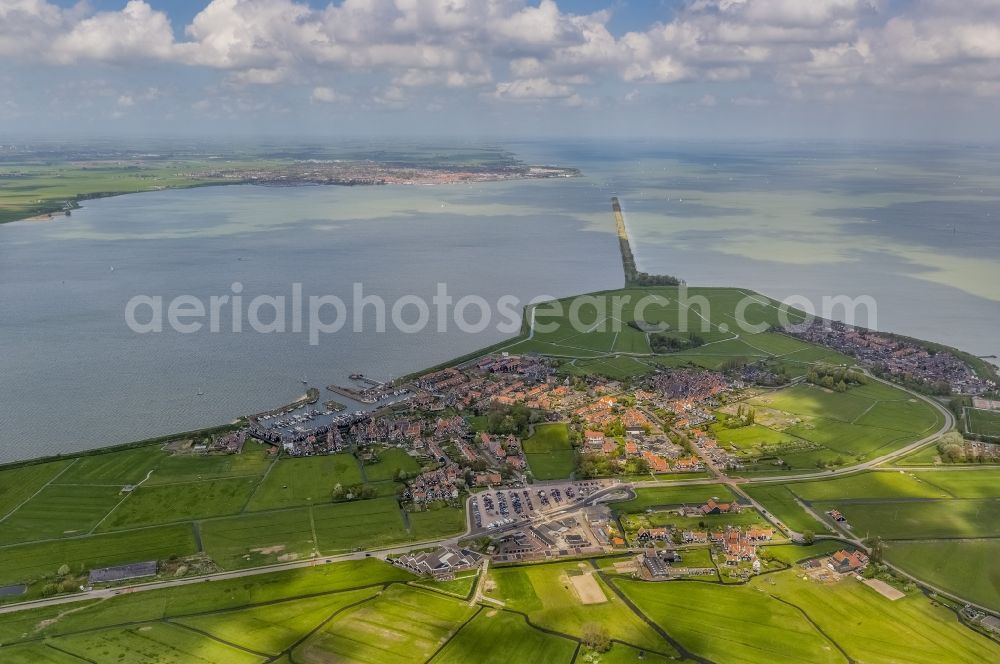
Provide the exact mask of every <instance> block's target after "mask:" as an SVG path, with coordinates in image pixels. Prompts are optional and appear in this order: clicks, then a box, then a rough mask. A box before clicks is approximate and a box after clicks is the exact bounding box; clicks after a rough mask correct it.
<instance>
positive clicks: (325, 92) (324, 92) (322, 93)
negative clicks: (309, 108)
mask: <svg viewBox="0 0 1000 664" xmlns="http://www.w3.org/2000/svg"><path fill="white" fill-rule="evenodd" d="M309 99H310V100H311V101H313V102H321V103H324V104H332V103H333V102H335V101H339V100H340V95H338V94H337V93H336V92H335V91H334V89H333V88H330V87H326V86H322V85H321V86H319V87H315V88H313V91H312V95H310V96H309Z"/></svg>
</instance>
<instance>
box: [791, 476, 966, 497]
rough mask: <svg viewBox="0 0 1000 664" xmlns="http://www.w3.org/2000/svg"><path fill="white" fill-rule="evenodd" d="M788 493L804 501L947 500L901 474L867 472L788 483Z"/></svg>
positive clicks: (919, 480)
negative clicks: (842, 499)
mask: <svg viewBox="0 0 1000 664" xmlns="http://www.w3.org/2000/svg"><path fill="white" fill-rule="evenodd" d="M785 486H786V487H788V490H789V491H791V492H792V493H794V494H795V495H797V496H798V497H800V498H802V499H804V500H808V501H824V500H827V501H828V500H836V499H838V498H849V499H859V498H948V497H949V495H948V494H947V493H945V492H944V491H942V490H941V489H940V488H938V487H936V486H934V485H932V484H930V483H928V482H926V481H924V478H922V477H921V478H917V477H914V476H913V475H911V474H909V473H901V472H885V471H878V472H869V473H859V474H857V475H848V476H847V477H839V478H835V479H828V480H815V481H810V482H792V483H790V484H786V485H785Z"/></svg>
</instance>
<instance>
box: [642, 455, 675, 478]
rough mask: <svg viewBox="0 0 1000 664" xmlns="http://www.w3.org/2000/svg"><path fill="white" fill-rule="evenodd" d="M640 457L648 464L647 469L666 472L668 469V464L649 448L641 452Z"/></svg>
mask: <svg viewBox="0 0 1000 664" xmlns="http://www.w3.org/2000/svg"><path fill="white" fill-rule="evenodd" d="M642 458H643V459H645V460H646V463H648V464H649V469H650V470H652V471H653V472H654V473H666V472H668V471H669V470H670V464H668V463H667V460H666V459H664V458H663V457H661V456H659V455H657V454H653V453H652V452H650V451H649V450H646V451H644V452H643V453H642Z"/></svg>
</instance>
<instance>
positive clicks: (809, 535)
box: [802, 530, 816, 544]
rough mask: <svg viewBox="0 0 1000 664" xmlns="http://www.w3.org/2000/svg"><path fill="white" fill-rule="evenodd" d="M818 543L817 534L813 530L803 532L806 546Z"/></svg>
mask: <svg viewBox="0 0 1000 664" xmlns="http://www.w3.org/2000/svg"><path fill="white" fill-rule="evenodd" d="M815 541H816V533H814V532H813V531H811V530H803V531H802V542H803V543H805V544H812V543H813V542H815Z"/></svg>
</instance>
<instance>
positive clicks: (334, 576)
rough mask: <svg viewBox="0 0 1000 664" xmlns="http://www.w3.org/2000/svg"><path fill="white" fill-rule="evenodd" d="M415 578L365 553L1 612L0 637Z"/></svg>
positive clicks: (202, 611) (140, 619) (13, 640)
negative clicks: (361, 556)
mask: <svg viewBox="0 0 1000 664" xmlns="http://www.w3.org/2000/svg"><path fill="white" fill-rule="evenodd" d="M414 578H415V577H414V576H413V575H412V574H410V573H408V572H405V571H403V570H401V569H399V568H397V567H393V566H391V565H388V564H386V563H385V562H383V561H380V560H375V559H372V558H369V559H364V560H356V561H348V562H342V563H336V564H332V565H319V566H316V567H308V568H302V569H294V570H285V571H281V572H273V573H269V574H261V575H258V576H253V577H249V578H237V579H228V580H219V581H213V582H211V583H194V584H190V585H185V586H178V587H175V588H166V589H162V590H154V591H146V592H137V593H129V594H123V595H118V596H115V597H112V598H110V599H106V600H102V601H98V602H91V603H88V602H80V603H78V604H73V605H72V608H73V610H72V611H67V610H66V608H67V607H66V606H52V607H46V608H42V609H32V610H29V611H20V612H17V613H8V614H0V643H4V644H13V643H16V642H20V641H24V640H26V639H34V638H41V637H51V636H60V635H66V634H71V633H74V632H79V631H83V630H94V629H102V628H107V627H114V626H117V625H127V624H132V623H136V622H147V621H156V620H161V619H163V618H179V617H182V616H191V615H193V614H199V615H205V614H208V613H213V612H218V611H227V610H231V609H243V608H247V607H249V606H252V605H265V604H268V603H274V602H280V601H283V600H290V599H297V598H307V597H314V596H317V595H320V594H328V593H340V592H344V591H347V590H352V589H357V588H360V587H373V586H381V585H382V584H385V583H390V582H406V581H410V580H413V579H414ZM333 601H336V600H335V599H334V600H331V602H333ZM0 652H2V651H0ZM2 660H3V657H2V656H0V661H2Z"/></svg>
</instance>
